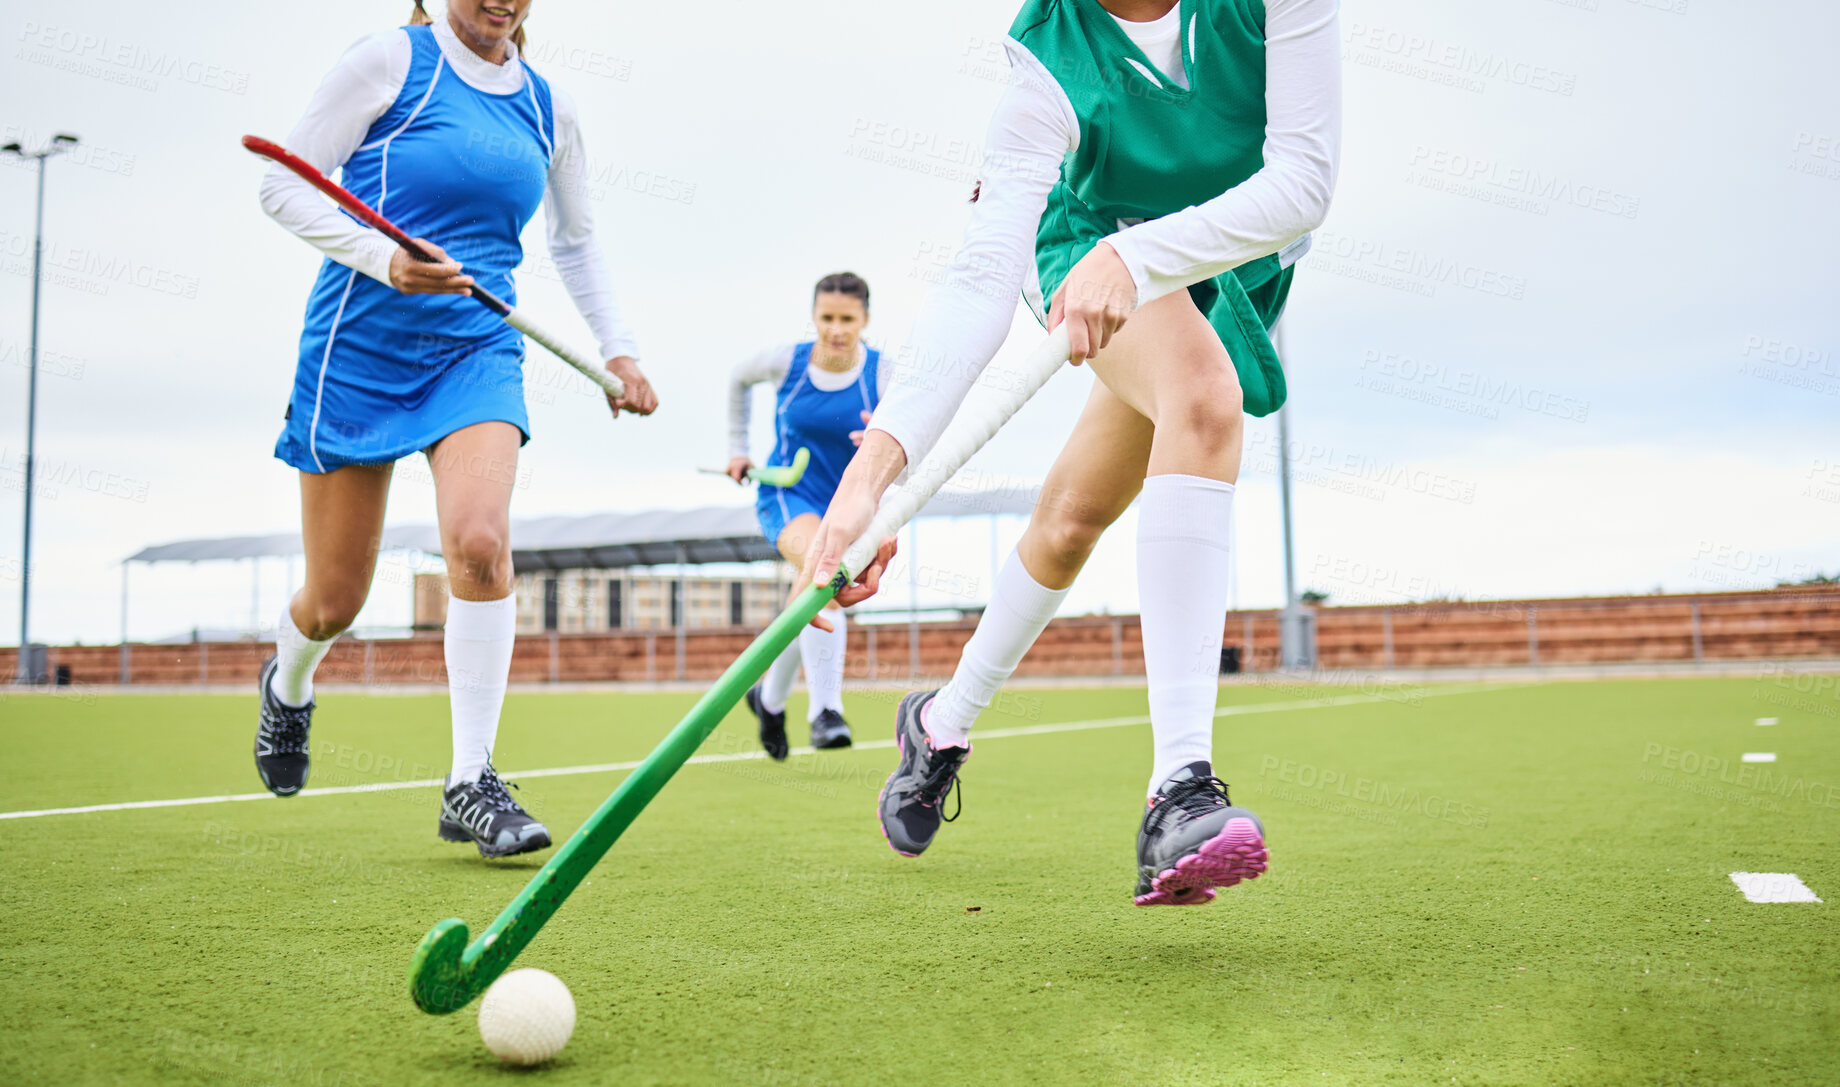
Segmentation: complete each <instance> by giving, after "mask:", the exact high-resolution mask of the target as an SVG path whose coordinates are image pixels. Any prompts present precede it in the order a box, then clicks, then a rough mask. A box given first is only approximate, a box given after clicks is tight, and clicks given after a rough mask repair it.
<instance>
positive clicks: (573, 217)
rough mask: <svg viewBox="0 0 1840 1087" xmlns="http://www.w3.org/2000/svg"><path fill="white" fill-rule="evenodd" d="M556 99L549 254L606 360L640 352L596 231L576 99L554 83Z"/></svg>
mask: <svg viewBox="0 0 1840 1087" xmlns="http://www.w3.org/2000/svg"><path fill="white" fill-rule="evenodd" d="M550 101H551V102H553V103H554V104H555V110H556V149H555V155H554V157H553V159H552V161H551V163H550V169H549V184H548V187H547V188H546V189H545V190H544V193H543V215H544V218H545V220H547V223H548V227H549V231H548V233H549V255H550V258H551V259H552V260H554V261H555V263H556V272H557V274H558V275H560V276H561V277H562V285H563V286H564V287H566V288H568V292H569V297H570V298H571V299H573V300H574V302H575V309H576V310H577V311H578V312H580V314H581V316H582V319H583V320H585V321H586V322H587V323H588V327H589V328H590V329H591V330H593V332H594V338H595V340H596V341H597V342H598V343H599V344H600V351H601V357H602V358H604V359H614V358H622V357H624V358H633V359H636V358H638V357H639V342H638V340H637V339H636V338H635V337H634V336H633V334H632V330H631V329H629V328H628V327H627V325H626V321H625V319H624V318H623V317H622V316H621V313H620V306H619V302H618V301H617V300H616V299H615V298H614V294H613V283H612V281H611V279H610V278H609V276H608V274H607V260H606V257H605V256H604V255H603V254H602V253H601V247H600V241H599V239H598V238H597V237H596V236H595V231H594V209H593V208H592V207H591V206H590V204H589V198H588V184H587V161H588V156H587V152H586V150H585V149H584V147H583V145H582V139H581V120H580V115H579V114H578V113H577V112H576V109H575V102H574V100H573V99H571V98H569V96H568V95H566V94H564V93H562V91H561V89H560V88H558V87H556V86H555V85H554V84H551V86H550Z"/></svg>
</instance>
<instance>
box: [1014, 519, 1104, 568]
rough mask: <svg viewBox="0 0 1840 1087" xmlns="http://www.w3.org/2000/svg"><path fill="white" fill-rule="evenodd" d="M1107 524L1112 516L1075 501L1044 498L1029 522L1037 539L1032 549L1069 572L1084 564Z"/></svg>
mask: <svg viewBox="0 0 1840 1087" xmlns="http://www.w3.org/2000/svg"><path fill="white" fill-rule="evenodd" d="M1110 524H1111V518H1109V517H1107V516H1105V515H1104V514H1103V513H1102V512H1100V511H1099V510H1097V509H1094V508H1093V507H1091V506H1087V505H1084V504H1082V503H1079V502H1077V501H1068V502H1065V503H1056V504H1053V505H1050V504H1048V503H1045V502H1044V503H1043V504H1042V505H1039V506H1037V507H1036V508H1035V516H1034V517H1033V518H1032V519H1031V520H1030V522H1029V534H1030V535H1031V536H1033V537H1034V538H1035V543H1036V547H1035V548H1033V549H1032V550H1033V551H1034V554H1035V556H1036V557H1039V558H1042V559H1045V560H1046V561H1048V562H1049V563H1051V564H1052V565H1054V566H1055V567H1056V572H1057V573H1063V574H1065V575H1067V576H1071V575H1073V574H1076V573H1078V572H1079V570H1080V567H1082V566H1084V565H1086V559H1087V558H1088V556H1090V555H1091V554H1092V552H1093V548H1094V547H1097V546H1098V544H1099V537H1100V536H1102V535H1104V533H1105V530H1106V528H1107V527H1108V526H1110Z"/></svg>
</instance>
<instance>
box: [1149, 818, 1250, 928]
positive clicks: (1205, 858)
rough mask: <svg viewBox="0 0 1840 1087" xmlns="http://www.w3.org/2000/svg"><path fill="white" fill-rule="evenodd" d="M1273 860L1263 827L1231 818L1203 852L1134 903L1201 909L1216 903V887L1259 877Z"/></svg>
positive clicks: (1155, 882)
mask: <svg viewBox="0 0 1840 1087" xmlns="http://www.w3.org/2000/svg"><path fill="white" fill-rule="evenodd" d="M1270 860H1271V854H1270V852H1269V851H1268V850H1267V849H1266V848H1265V839H1264V837H1263V836H1262V835H1260V834H1259V825H1258V824H1257V823H1255V822H1253V821H1252V820H1250V819H1245V818H1238V819H1229V820H1227V825H1226V826H1225V827H1223V828H1221V831H1220V833H1219V834H1216V835H1214V837H1212V838H1210V839H1209V840H1208V841H1206V842H1204V843H1202V845H1201V848H1200V849H1198V850H1196V851H1195V852H1193V853H1190V854H1189V855H1188V856H1186V857H1183V858H1182V859H1181V860H1178V861H1177V862H1176V863H1175V867H1173V868H1165V869H1163V871H1162V872H1161V873H1159V874H1158V875H1157V877H1156V878H1155V879H1153V880H1151V881H1150V893H1149V894H1147V895H1137V896H1136V897H1135V898H1134V899H1133V901H1135V902H1136V903H1137V904H1138V905H1139V906H1200V905H1203V904H1205V903H1208V902H1212V901H1214V893H1215V892H1214V888H1216V887H1231V886H1233V885H1234V884H1235V883H1241V882H1244V881H1246V880H1249V879H1257V878H1259V876H1261V875H1263V874H1264V872H1265V869H1266V867H1267V865H1268V864H1269V862H1270Z"/></svg>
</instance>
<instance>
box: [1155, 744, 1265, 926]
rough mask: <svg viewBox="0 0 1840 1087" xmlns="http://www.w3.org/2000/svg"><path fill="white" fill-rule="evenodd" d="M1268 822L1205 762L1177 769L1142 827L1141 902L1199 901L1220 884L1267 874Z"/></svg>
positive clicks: (1211, 898) (1211, 895)
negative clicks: (1230, 792)
mask: <svg viewBox="0 0 1840 1087" xmlns="http://www.w3.org/2000/svg"><path fill="white" fill-rule="evenodd" d="M1269 860H1270V854H1269V853H1268V852H1267V851H1266V849H1265V825H1264V824H1263V823H1261V822H1259V817H1258V816H1256V815H1254V814H1252V813H1251V812H1250V811H1247V810H1246V809H1245V808H1236V807H1234V806H1233V802H1232V801H1231V800H1229V799H1228V798H1227V784H1226V782H1224V781H1221V780H1220V779H1219V778H1217V777H1215V776H1214V770H1213V767H1211V766H1209V765H1208V764H1207V763H1205V762H1191V763H1189V764H1188V765H1187V766H1184V767H1183V768H1182V769H1180V770H1177V771H1176V772H1175V773H1173V774H1171V775H1169V777H1168V779H1167V780H1165V781H1164V782H1163V784H1162V785H1161V786H1159V787H1158V789H1157V793H1156V795H1155V796H1153V797H1151V798H1150V807H1149V809H1148V810H1146V811H1145V812H1144V824H1143V829H1141V830H1139V831H1138V832H1137V895H1136V901H1137V904H1138V905H1139V906H1199V905H1201V904H1202V903H1204V902H1212V901H1214V888H1215V887H1231V886H1233V885H1234V884H1235V883H1239V882H1240V881H1242V880H1248V879H1257V878H1259V876H1260V875H1261V874H1262V873H1264V871H1265V866H1266V863H1267V861H1269Z"/></svg>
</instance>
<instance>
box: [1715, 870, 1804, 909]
mask: <svg viewBox="0 0 1840 1087" xmlns="http://www.w3.org/2000/svg"><path fill="white" fill-rule="evenodd" d="M1731 881H1732V882H1733V883H1735V884H1737V885H1738V890H1740V891H1743V892H1744V897H1745V898H1746V899H1749V900H1750V901H1752V902H1819V901H1821V900H1820V899H1819V898H1817V897H1815V893H1814V892H1813V891H1811V890H1809V889H1808V885H1807V884H1806V883H1803V882H1802V877H1800V876H1798V875H1796V874H1795V873H1794V872H1733V873H1732V874H1731Z"/></svg>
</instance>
